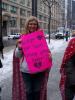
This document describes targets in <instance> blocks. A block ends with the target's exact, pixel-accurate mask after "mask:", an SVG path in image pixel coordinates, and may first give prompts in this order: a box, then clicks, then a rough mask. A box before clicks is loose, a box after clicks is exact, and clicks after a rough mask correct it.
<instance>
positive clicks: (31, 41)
mask: <svg viewBox="0 0 75 100" xmlns="http://www.w3.org/2000/svg"><path fill="white" fill-rule="evenodd" d="M21 39H22V49H23V52H24V56H25V58H26V61H27V63H28V67H29V70H30V72H31V73H37V72H41V71H44V70H46V69H47V68H50V67H51V65H52V60H51V59H50V58H49V49H48V46H47V43H46V40H45V37H44V33H43V31H42V30H39V31H36V32H33V33H31V34H28V35H22V36H21Z"/></svg>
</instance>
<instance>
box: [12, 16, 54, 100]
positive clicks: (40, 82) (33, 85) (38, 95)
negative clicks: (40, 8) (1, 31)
mask: <svg viewBox="0 0 75 100" xmlns="http://www.w3.org/2000/svg"><path fill="white" fill-rule="evenodd" d="M39 31H40V28H39V23H38V20H37V18H36V17H33V16H31V17H30V18H28V19H27V21H26V25H25V33H24V34H23V35H21V37H20V39H19V40H18V42H17V47H16V49H15V51H14V55H13V100H46V99H47V82H48V76H49V71H50V69H51V66H52V57H51V52H50V51H49V49H48V54H49V55H48V56H47V57H48V61H49V62H50V63H51V65H50V66H49V68H46V69H45V70H43V71H39V72H36V70H35V69H37V68H34V72H35V73H32V72H31V71H30V67H32V69H33V66H32V64H34V65H35V66H37V67H38V66H40V65H41V63H40V60H41V59H40V58H39V56H40V54H39V50H38V49H36V51H37V52H38V54H39V56H38V58H37V59H36V63H34V59H35V57H36V54H35V55H34V59H33V58H32V56H33V55H31V57H30V58H29V59H27V58H26V57H27V56H26V55H27V53H26V51H27V52H29V53H35V48H33V45H32V44H31V42H30V38H31V37H32V40H33V37H34V36H37V35H38V34H41V33H40V32H39ZM36 33H37V35H36ZM34 34H35V35H34ZM27 36H29V37H30V38H26V37H27ZM26 39H28V41H27V42H25V43H26V44H22V42H23V41H26ZM38 39H39V40H38ZM38 39H37V37H36V40H38V41H39V42H40V39H41V37H38ZM34 40H35V39H34ZM34 40H33V44H35V45H36V44H37V41H34ZM29 43H30V45H29V47H30V51H28V50H27V49H28V44H29ZM41 44H42V43H41ZM26 45H27V49H26V50H23V48H22V47H23V46H24V47H25V46H26ZM37 48H38V46H37ZM41 48H42V47H41ZM24 51H25V52H24ZM25 53H26V55H25ZM28 56H30V54H29V55H28ZM43 58H44V57H43ZM28 60H29V61H30V62H32V63H28ZM30 64H31V66H30ZM43 64H44V62H43V63H42V65H43ZM46 66H47V65H46ZM43 68H44V65H43ZM39 70H40V69H39Z"/></svg>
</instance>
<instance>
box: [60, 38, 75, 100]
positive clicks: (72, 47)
mask: <svg viewBox="0 0 75 100" xmlns="http://www.w3.org/2000/svg"><path fill="white" fill-rule="evenodd" d="M60 73H61V80H60V91H61V95H62V100H73V98H74V95H75V38H73V39H71V40H70V42H69V44H68V47H67V48H66V51H65V54H64V57H63V61H62V65H61V69H60Z"/></svg>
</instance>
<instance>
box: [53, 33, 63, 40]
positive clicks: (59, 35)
mask: <svg viewBox="0 0 75 100" xmlns="http://www.w3.org/2000/svg"><path fill="white" fill-rule="evenodd" d="M55 38H56V39H63V38H64V34H63V33H61V32H58V33H56V34H55Z"/></svg>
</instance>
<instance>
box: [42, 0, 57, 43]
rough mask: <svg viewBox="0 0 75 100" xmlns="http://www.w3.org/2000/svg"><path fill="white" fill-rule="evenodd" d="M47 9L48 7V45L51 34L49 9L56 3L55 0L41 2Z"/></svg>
mask: <svg viewBox="0 0 75 100" xmlns="http://www.w3.org/2000/svg"><path fill="white" fill-rule="evenodd" d="M41 1H42V2H43V3H44V4H45V5H46V6H47V7H48V12H49V18H48V34H49V43H50V37H51V36H50V35H51V34H50V33H51V27H50V24H51V14H52V12H51V8H52V6H53V5H55V4H57V3H58V2H57V1H56V0H41Z"/></svg>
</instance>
